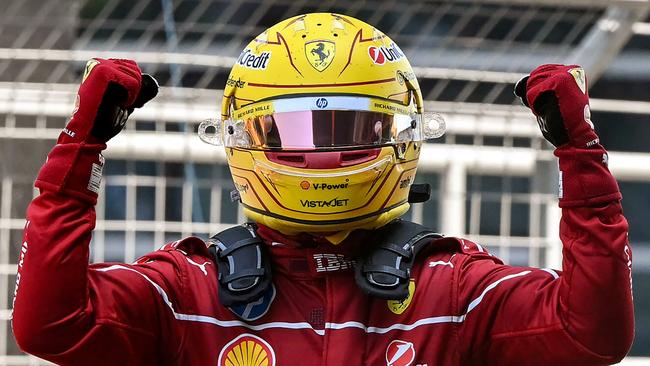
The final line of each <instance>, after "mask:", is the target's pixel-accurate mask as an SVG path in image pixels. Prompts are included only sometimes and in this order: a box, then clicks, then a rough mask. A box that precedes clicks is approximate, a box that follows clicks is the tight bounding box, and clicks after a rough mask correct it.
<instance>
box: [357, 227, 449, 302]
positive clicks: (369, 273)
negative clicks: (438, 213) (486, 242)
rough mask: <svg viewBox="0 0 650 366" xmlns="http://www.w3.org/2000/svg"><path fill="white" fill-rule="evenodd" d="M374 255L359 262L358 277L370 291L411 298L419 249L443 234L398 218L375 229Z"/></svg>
mask: <svg viewBox="0 0 650 366" xmlns="http://www.w3.org/2000/svg"><path fill="white" fill-rule="evenodd" d="M371 235H372V237H371V240H372V244H371V245H372V250H371V252H370V254H369V255H368V256H367V257H365V258H362V259H361V260H359V261H357V265H356V268H355V279H356V281H357V285H358V286H359V287H360V288H361V289H362V290H363V291H364V292H366V293H367V294H369V295H371V296H374V297H379V298H381V299H386V300H403V299H406V298H407V297H408V285H409V280H410V277H411V268H412V267H413V263H414V261H415V257H416V256H417V254H418V252H419V251H420V250H422V248H424V247H425V246H427V244H429V243H431V242H432V241H433V240H434V239H438V238H441V237H442V235H440V234H438V233H436V232H434V231H432V230H430V229H428V228H426V227H424V226H422V225H419V224H416V223H414V222H410V221H403V220H395V221H393V222H391V223H389V224H388V225H385V226H383V227H381V228H379V229H377V230H375V231H373V232H372V234H371Z"/></svg>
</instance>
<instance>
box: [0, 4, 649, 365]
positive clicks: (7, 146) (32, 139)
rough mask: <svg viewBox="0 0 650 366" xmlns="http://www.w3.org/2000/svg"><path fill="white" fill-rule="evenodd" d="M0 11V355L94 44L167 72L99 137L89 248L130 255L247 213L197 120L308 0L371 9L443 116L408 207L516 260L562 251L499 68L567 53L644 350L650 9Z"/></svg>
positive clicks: (14, 352)
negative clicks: (27, 247)
mask: <svg viewBox="0 0 650 366" xmlns="http://www.w3.org/2000/svg"><path fill="white" fill-rule="evenodd" d="M3 7H4V9H5V10H4V11H2V12H1V13H0V89H1V92H0V157H1V158H2V159H0V294H2V295H1V296H0V364H7V365H34V364H39V362H40V361H38V360H35V359H31V358H28V357H26V356H24V355H23V354H22V353H21V352H20V351H19V350H18V349H17V347H16V345H15V343H14V341H13V337H12V335H11V328H10V316H11V298H12V295H13V286H14V282H15V271H16V260H17V258H18V255H17V252H18V250H19V248H20V244H21V232H22V227H23V225H24V212H25V208H26V206H27V204H28V202H29V201H30V200H31V199H32V197H33V196H34V195H35V194H36V193H35V192H34V190H33V188H32V182H33V180H34V178H35V176H36V173H37V170H38V168H39V167H40V165H41V164H42V162H43V161H44V160H45V156H46V154H47V151H49V149H50V148H51V147H52V145H53V144H54V141H55V139H56V136H57V135H58V133H59V131H60V129H61V128H62V127H63V126H64V125H65V122H66V119H67V117H68V115H69V114H70V112H71V111H72V107H73V101H74V95H75V92H76V86H77V83H78V81H79V80H80V75H81V72H82V70H83V66H84V64H85V61H86V60H87V59H88V58H91V57H122V58H132V59H136V60H137V61H139V62H140V64H141V66H142V68H143V70H144V71H145V72H148V73H151V74H153V75H154V76H155V77H156V78H157V79H158V80H159V81H160V82H161V85H162V86H163V88H162V90H161V93H160V95H159V96H158V98H156V100H155V101H153V102H152V103H151V104H150V105H148V106H147V107H146V108H144V109H143V110H139V111H137V112H136V113H135V114H134V115H133V117H132V120H131V123H130V124H129V125H128V127H127V131H125V132H124V133H122V134H121V135H120V136H118V137H117V138H115V139H114V140H112V141H111V142H110V143H109V149H108V152H107V158H108V162H107V166H106V169H105V179H104V182H103V185H102V193H101V195H100V197H101V198H100V202H99V203H98V206H97V212H98V219H99V221H98V224H97V229H96V231H95V234H94V237H93V246H92V260H93V261H126V262H131V261H133V260H135V259H136V258H137V257H138V256H140V255H142V254H144V253H147V252H149V251H151V250H154V249H155V248H157V247H158V246H160V245H162V244H164V243H165V242H168V241H172V240H176V239H178V238H180V237H182V236H186V235H198V236H201V237H204V238H207V237H209V235H210V234H211V233H215V232H217V231H219V230H221V229H222V228H224V227H227V226H230V225H233V224H235V223H238V222H241V221H242V220H243V216H242V215H241V212H240V211H239V209H238V206H237V204H236V203H233V202H231V200H230V192H231V190H232V189H233V186H232V183H231V181H230V176H229V174H228V171H227V166H226V165H225V159H224V156H223V153H222V152H221V151H220V150H219V149H216V148H212V147H210V146H208V145H203V144H201V143H200V142H199V140H198V137H196V136H195V135H194V131H195V130H196V127H197V125H198V123H199V122H200V121H201V120H202V119H205V118H210V117H216V116H217V114H218V107H219V104H220V98H221V90H220V89H221V88H222V86H223V85H224V84H225V82H226V79H227V76H228V72H229V67H230V66H231V65H232V63H233V62H234V60H235V58H236V57H237V55H238V54H239V52H240V51H241V49H242V48H243V46H244V45H245V44H246V43H248V42H249V41H250V39H252V38H253V37H254V36H255V35H257V34H258V33H260V32H261V31H263V30H264V29H265V28H267V27H268V26H270V25H272V24H274V23H276V22H277V21H279V20H281V19H284V18H287V17H290V16H293V15H297V14H301V13H306V12H313V11H325V12H338V13H344V14H347V15H351V16H355V17H357V18H360V19H362V20H364V21H366V22H369V23H371V24H374V25H376V26H377V27H378V28H379V29H381V30H382V31H384V32H385V33H387V34H388V35H390V36H391V37H392V38H393V39H394V40H395V41H396V42H397V43H398V44H399V45H400V46H401V48H402V49H403V51H404V52H405V53H406V55H407V56H408V57H409V59H410V61H411V63H412V64H413V65H414V66H415V71H416V73H417V75H418V77H419V80H420V85H421V87H422V89H423V93H424V96H425V99H426V101H427V108H428V110H433V111H437V112H440V113H441V114H443V115H444V116H445V117H446V119H447V125H448V132H447V134H446V136H445V137H443V138H442V139H439V140H435V141H431V142H430V143H429V144H427V145H426V146H425V149H424V150H423V154H422V157H421V164H420V170H419V173H418V180H419V181H420V182H428V183H430V184H432V186H433V187H434V194H433V197H432V199H431V200H430V201H429V202H427V203H424V204H416V205H414V207H413V208H412V209H411V211H410V212H409V213H408V214H407V216H408V218H410V219H412V220H415V221H418V222H423V223H425V224H427V225H429V226H432V227H434V228H437V229H438V230H440V231H441V232H444V233H446V234H450V235H463V236H467V237H469V238H471V239H473V240H475V241H478V242H480V243H481V244H484V245H485V246H487V247H488V248H489V250H490V251H491V252H492V253H493V254H495V255H497V256H500V257H501V258H503V259H504V260H505V261H506V262H508V263H510V264H514V265H532V266H542V267H545V266H549V267H556V268H559V266H560V265H561V264H560V263H561V262H560V261H561V251H560V250H561V244H560V243H559V241H558V239H557V235H558V224H557V222H558V220H559V217H560V212H559V209H558V208H557V204H556V185H557V183H556V182H557V177H556V172H555V171H556V163H555V160H554V158H553V156H552V153H551V151H552V150H551V146H550V145H549V144H547V143H546V142H545V141H544V140H543V139H542V138H541V135H540V134H539V132H538V128H537V125H536V122H535V121H534V119H533V118H532V117H531V115H530V113H529V112H528V111H527V110H526V109H524V108H523V107H521V106H520V105H519V104H518V103H517V101H516V100H515V97H514V96H513V94H512V87H513V83H514V82H515V81H517V80H518V79H519V78H520V77H522V76H523V75H524V74H526V73H528V72H529V71H530V70H531V69H533V68H534V67H535V66H537V65H539V64H542V63H551V62H556V63H579V64H581V65H583V66H584V67H585V69H586V70H587V74H588V76H589V77H590V87H589V91H590V94H591V96H592V98H593V101H592V111H593V118H592V119H593V120H594V121H595V123H596V125H597V130H598V132H599V134H600V136H601V137H602V140H603V143H604V145H605V146H606V147H607V148H608V149H609V150H610V151H612V153H611V158H610V159H611V165H610V166H611V168H612V171H613V172H614V173H615V175H616V176H617V178H618V179H619V180H620V185H621V189H622V190H623V194H624V202H623V204H624V208H625V213H626V215H627V217H628V219H629V221H630V225H631V229H630V240H631V242H632V245H633V248H634V253H635V254H634V258H635V266H634V277H635V284H634V286H635V302H636V306H637V338H636V343H635V346H634V348H633V351H632V354H633V355H638V356H643V355H645V356H650V226H649V225H647V224H646V222H647V221H648V220H650V211H649V210H648V207H650V145H649V144H648V143H647V136H650V120H649V118H648V117H649V116H650V91H649V89H648V87H647V85H648V82H650V67H649V66H648V60H650V19H648V18H647V14H648V7H649V5H648V3H647V2H644V1H633V0H618V1H616V0H612V1H605V0H589V1H588V0H564V1H559V0H546V1H534V0H487V1H471V0H448V1H426V2H425V1H406V0H386V1H379V0H365V1H333V0H326V1H319V2H315V1H308V0H265V1H263V0H246V1H231V0H215V1H209V0H130V1H126V0H45V1H43V0H40V1H36V0H5V1H4V2H3Z"/></svg>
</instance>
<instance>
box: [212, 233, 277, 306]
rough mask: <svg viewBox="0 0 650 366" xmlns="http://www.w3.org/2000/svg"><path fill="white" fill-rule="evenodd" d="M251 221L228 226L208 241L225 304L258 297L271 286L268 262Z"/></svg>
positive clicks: (235, 303) (241, 302) (249, 300)
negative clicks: (228, 227)
mask: <svg viewBox="0 0 650 366" xmlns="http://www.w3.org/2000/svg"><path fill="white" fill-rule="evenodd" d="M255 230H256V227H255V225H253V224H244V225H240V226H235V227H231V228H230V229H226V230H224V231H222V232H220V233H219V234H217V235H215V236H213V237H212V238H210V240H209V241H208V244H209V245H210V248H209V251H210V254H211V255H212V257H213V259H214V261H215V262H216V263H217V266H218V268H219V275H218V276H219V277H218V283H219V300H220V301H221V303H222V304H223V305H224V306H235V305H241V304H247V303H250V302H253V301H255V300H257V299H259V298H260V297H261V296H262V295H263V294H264V292H265V291H266V290H267V289H268V287H269V286H270V285H271V263H270V259H269V256H268V255H267V254H266V252H265V251H266V249H265V248H264V243H263V242H262V239H260V238H259V237H258V236H257V234H256V233H255Z"/></svg>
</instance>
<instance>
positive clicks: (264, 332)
mask: <svg viewBox="0 0 650 366" xmlns="http://www.w3.org/2000/svg"><path fill="white" fill-rule="evenodd" d="M70 146H72V147H70ZM103 148H105V145H103V144H97V145H91V144H84V143H81V144H68V145H65V146H63V145H57V146H56V147H55V148H54V149H53V151H52V152H51V153H50V155H49V159H48V161H47V162H46V164H45V166H44V167H43V169H42V170H41V172H40V174H39V178H38V180H37V181H36V186H37V187H39V188H40V190H41V193H40V195H39V196H38V197H36V198H35V199H34V201H33V202H32V203H31V205H30V206H29V209H28V213H27V224H26V227H25V235H24V242H23V244H22V250H21V253H20V258H19V273H18V277H17V286H16V296H15V299H14V313H13V330H14V334H15V337H16V340H17V342H18V344H19V345H20V347H21V348H22V349H23V350H24V351H26V352H29V353H32V354H34V355H37V356H39V357H42V358H44V359H47V360H51V361H53V362H55V363H58V364H62V365H94V366H100V365H219V366H222V365H238V366H243V365H290V364H299V365H304V366H316V365H318V366H323V365H328V366H334V365H394V366H398V365H402V366H405V365H411V366H416V365H429V366H432V365H604V364H611V363H615V362H617V361H619V360H621V359H622V358H623V357H624V356H625V354H626V353H627V351H628V350H629V347H630V345H631V343H632V338H633V327H634V325H633V306H632V290H631V252H630V247H629V245H628V239H627V222H626V220H625V218H624V217H623V215H622V212H621V205H620V198H621V197H620V193H619V192H618V187H617V185H616V182H615V181H614V179H613V178H612V176H611V174H610V173H609V171H608V169H607V167H606V164H603V161H602V159H603V155H602V154H603V151H604V150H602V149H601V148H599V149H591V150H586V149H578V148H574V147H569V146H565V147H562V148H559V149H557V150H556V155H557V156H559V158H560V169H561V170H562V173H563V174H562V176H563V179H564V197H563V198H562V200H561V201H560V205H561V206H562V207H563V208H562V220H561V223H560V225H561V227H560V235H561V239H562V242H563V243H564V252H563V253H564V261H563V268H562V269H563V271H562V272H560V271H554V270H550V269H536V268H527V267H513V266H508V265H504V264H503V263H502V262H501V261H500V260H499V259H498V258H495V257H494V256H492V255H490V254H489V253H488V252H486V251H485V250H484V249H483V248H482V247H481V246H480V245H478V244H475V243H472V242H470V241H468V240H464V239H460V238H442V239H438V240H437V241H436V242H435V243H432V244H431V245H429V246H428V247H427V249H426V250H425V252H423V253H420V255H419V257H418V258H419V260H418V261H417V263H416V265H415V266H414V268H413V271H412V281H411V286H410V287H411V290H410V295H409V298H408V299H406V300H405V301H403V302H401V303H399V302H388V301H386V300H380V299H376V298H370V297H368V296H366V295H365V294H364V293H363V292H362V291H361V290H360V289H359V288H358V287H357V285H356V284H355V281H354V277H353V272H352V271H351V268H352V262H351V261H350V258H353V257H354V256H355V255H356V254H357V253H358V252H360V251H363V250H364V249H365V250H367V248H368V247H369V246H371V245H372V243H367V242H365V241H364V240H363V238H359V237H358V236H356V235H353V236H351V237H350V238H349V239H348V240H347V241H346V242H344V243H342V244H341V245H339V246H332V245H325V244H319V243H316V242H313V241H310V240H296V239H295V238H286V237H283V236H282V235H280V234H279V233H277V232H274V231H272V230H270V229H267V228H263V227H262V228H260V229H259V235H260V236H261V237H262V238H263V239H264V241H265V242H266V243H267V244H268V247H269V251H270V253H271V255H272V258H273V276H274V277H273V283H274V286H273V288H272V290H271V291H270V292H269V293H268V296H265V297H264V298H262V299H261V300H260V301H257V302H255V303H252V304H249V305H247V306H245V307H244V308H243V309H238V310H231V309H228V308H225V307H224V306H222V305H221V304H220V302H219V299H218V294H217V293H218V291H217V274H216V268H215V264H214V263H213V262H212V261H211V259H210V256H209V253H208V251H207V249H206V245H205V243H204V242H203V241H202V240H200V239H198V238H194V237H190V238H186V239H183V240H180V241H177V242H174V243H170V244H167V245H165V246H163V247H162V248H161V249H160V250H158V251H155V252H153V253H151V254H148V255H146V256H144V257H142V258H141V259H139V260H138V261H137V262H136V263H133V264H123V263H102V264H92V265H88V260H89V242H90V239H91V235H92V231H93V228H94V225H95V209H94V200H92V199H88V197H86V196H84V194H80V193H79V192H82V191H83V190H84V189H86V184H87V182H88V181H89V174H92V173H91V172H96V169H94V170H93V169H92V168H91V167H93V164H95V165H98V164H102V163H103V159H102V158H101V157H100V155H99V152H100V151H101V150H102V149H103ZM70 151H73V153H71V152H70ZM71 154H72V155H73V156H74V158H69V157H70V156H72V155H71ZM61 171H67V173H66V176H65V177H64V178H61V177H60V176H59V174H61V173H60V172H61Z"/></svg>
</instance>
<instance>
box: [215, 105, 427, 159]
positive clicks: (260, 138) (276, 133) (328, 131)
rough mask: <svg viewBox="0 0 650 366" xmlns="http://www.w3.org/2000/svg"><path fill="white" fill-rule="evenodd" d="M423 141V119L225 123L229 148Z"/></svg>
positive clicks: (304, 114) (308, 114) (309, 115)
mask: <svg viewBox="0 0 650 366" xmlns="http://www.w3.org/2000/svg"><path fill="white" fill-rule="evenodd" d="M413 140H418V141H419V140H421V125H420V116H419V115H417V114H416V115H414V116H408V115H403V114H388V113H381V112H370V111H355V110H306V111H295V112H280V113H273V114H265V115H261V116H255V117H250V118H247V119H244V120H237V121H233V120H230V121H226V128H225V130H224V142H225V145H226V146H229V147H246V148H259V149H276V148H277V149H296V150H298V149H300V150H311V149H319V148H327V149H331V148H337V147H362V146H381V145H387V144H395V143H399V142H407V141H413Z"/></svg>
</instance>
